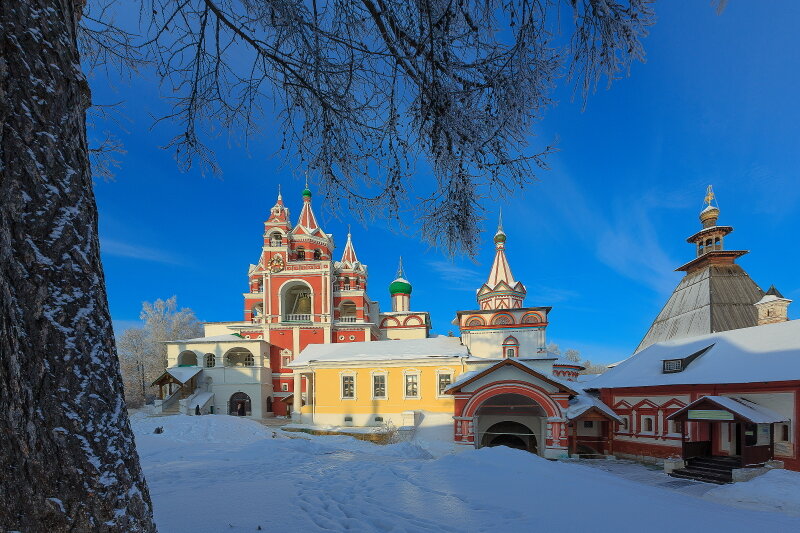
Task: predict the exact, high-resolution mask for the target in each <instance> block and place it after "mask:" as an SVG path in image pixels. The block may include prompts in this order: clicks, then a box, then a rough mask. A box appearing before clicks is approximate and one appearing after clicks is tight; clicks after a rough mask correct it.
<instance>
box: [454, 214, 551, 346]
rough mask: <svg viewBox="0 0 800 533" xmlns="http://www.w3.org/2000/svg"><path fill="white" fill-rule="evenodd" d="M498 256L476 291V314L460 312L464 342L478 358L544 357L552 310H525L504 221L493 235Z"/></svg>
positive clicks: (459, 320) (521, 289) (521, 288)
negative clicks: (548, 315)
mask: <svg viewBox="0 0 800 533" xmlns="http://www.w3.org/2000/svg"><path fill="white" fill-rule="evenodd" d="M494 244H495V255H494V262H493V263H492V269H491V271H490V272H489V278H488V279H487V280H486V283H484V284H483V285H482V286H481V287H480V288H479V289H478V291H477V301H478V307H479V308H480V309H478V310H475V311H459V312H458V313H457V316H456V320H455V321H454V323H455V324H457V325H458V326H459V328H460V329H461V341H462V342H463V343H464V345H465V346H467V347H468V348H469V349H470V353H471V354H472V355H474V356H476V357H483V358H489V359H500V358H509V357H523V358H542V357H546V353H545V329H546V328H547V314H548V313H549V312H550V310H551V309H552V308H551V307H523V302H524V299H525V295H526V290H525V286H524V285H523V284H522V283H521V282H519V281H517V280H515V279H514V275H513V274H512V273H511V266H510V265H509V263H508V259H507V258H506V252H505V249H506V234H505V231H503V222H502V218H501V219H500V221H499V223H498V226H497V233H496V234H495V236H494Z"/></svg>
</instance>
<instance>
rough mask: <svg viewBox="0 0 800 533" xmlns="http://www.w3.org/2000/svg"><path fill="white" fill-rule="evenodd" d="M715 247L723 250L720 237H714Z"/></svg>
mask: <svg viewBox="0 0 800 533" xmlns="http://www.w3.org/2000/svg"><path fill="white" fill-rule="evenodd" d="M714 249H715V250H722V243H721V242H720V240H719V237H717V238H716V239H714Z"/></svg>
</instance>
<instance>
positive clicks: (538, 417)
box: [447, 358, 578, 458]
mask: <svg viewBox="0 0 800 533" xmlns="http://www.w3.org/2000/svg"><path fill="white" fill-rule="evenodd" d="M447 393H448V394H452V395H453V396H455V400H456V402H455V412H454V414H455V416H454V417H453V420H454V439H453V440H454V442H455V443H456V444H466V445H473V446H475V447H476V448H482V447H486V446H509V447H512V448H519V449H524V450H528V451H530V452H532V453H536V454H537V455H541V456H543V457H549V458H558V457H563V456H565V455H566V454H567V453H568V448H567V444H568V438H567V437H568V436H567V418H566V410H567V408H568V407H569V399H570V397H574V396H575V395H577V394H578V392H577V391H575V390H573V389H572V388H570V387H569V386H568V385H567V384H566V383H564V382H560V381H556V380H554V379H553V378H552V377H551V376H547V375H544V374H543V373H541V372H539V371H538V370H536V369H534V368H533V367H532V365H531V364H530V363H529V362H528V361H520V360H518V359H515V358H512V359H503V360H502V361H498V362H495V363H490V364H489V365H488V366H486V367H484V368H483V369H482V370H480V371H478V372H475V373H472V374H471V375H470V377H469V378H467V379H464V380H462V381H458V382H456V383H454V384H453V386H452V387H450V388H449V389H447Z"/></svg>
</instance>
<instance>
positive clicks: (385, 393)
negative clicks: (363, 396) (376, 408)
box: [369, 370, 389, 400]
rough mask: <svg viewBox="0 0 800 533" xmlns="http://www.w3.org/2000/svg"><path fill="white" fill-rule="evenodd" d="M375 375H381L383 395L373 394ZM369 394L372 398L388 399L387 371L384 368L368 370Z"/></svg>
mask: <svg viewBox="0 0 800 533" xmlns="http://www.w3.org/2000/svg"><path fill="white" fill-rule="evenodd" d="M375 376H383V396H375ZM369 381H370V387H371V390H370V394H371V395H372V399H373V400H388V399H389V373H388V372H387V371H386V370H373V371H372V372H370V379H369Z"/></svg>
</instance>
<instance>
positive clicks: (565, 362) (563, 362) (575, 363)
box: [553, 357, 586, 368]
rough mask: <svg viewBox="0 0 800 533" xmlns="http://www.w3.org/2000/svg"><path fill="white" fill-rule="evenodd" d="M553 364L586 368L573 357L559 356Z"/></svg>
mask: <svg viewBox="0 0 800 533" xmlns="http://www.w3.org/2000/svg"><path fill="white" fill-rule="evenodd" d="M553 366H574V367H578V368H586V367H585V366H583V365H582V364H581V363H580V362H579V361H573V360H572V359H567V358H566V357H559V358H558V359H556V360H555V361H553Z"/></svg>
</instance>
